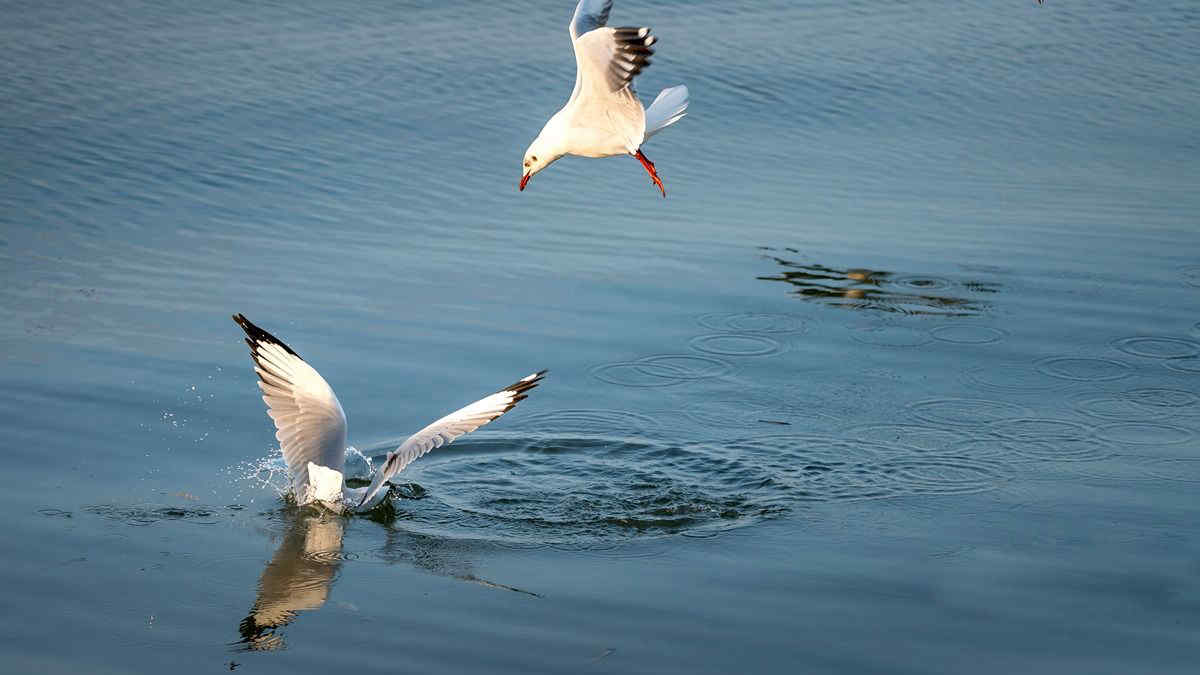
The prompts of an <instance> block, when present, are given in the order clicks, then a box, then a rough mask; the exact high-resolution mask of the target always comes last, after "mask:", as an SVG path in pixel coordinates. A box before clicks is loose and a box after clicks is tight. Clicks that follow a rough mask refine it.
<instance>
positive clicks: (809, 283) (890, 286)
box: [758, 246, 1001, 317]
mask: <svg viewBox="0 0 1200 675" xmlns="http://www.w3.org/2000/svg"><path fill="white" fill-rule="evenodd" d="M760 250H762V251H766V253H764V255H763V257H764V258H765V259H767V260H770V261H773V262H774V263H776V264H777V265H779V266H780V267H783V268H784V269H783V271H780V272H776V273H774V274H767V275H763V276H759V277H758V279H761V280H763V281H782V282H785V283H788V284H790V285H791V286H793V287H794V288H793V290H792V293H794V294H796V295H798V296H800V297H801V298H804V299H806V300H815V301H817V302H822V303H825V304H827V305H831V306H834V307H843V308H846V309H857V310H869V311H879V312H895V313H898V314H913V315H934V316H949V317H956V316H977V315H980V314H984V313H986V312H987V311H989V310H990V309H991V307H992V305H991V303H990V302H988V301H986V300H983V299H982V298H980V297H977V296H979V295H982V294H993V293H998V292H999V291H1000V288H1001V287H1000V285H999V284H997V283H995V282H990V281H982V280H963V281H954V280H951V279H947V278H945V277H939V276H924V275H904V274H897V273H895V272H889V271H886V270H877V269H870V268H866V267H849V268H836V267H828V266H825V265H821V264H818V263H809V262H801V261H797V260H793V259H792V257H793V256H792V255H791V254H798V253H800V251H798V250H796V249H793V248H782V249H776V248H772V247H768V246H763V247H760Z"/></svg>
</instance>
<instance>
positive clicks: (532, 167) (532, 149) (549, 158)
mask: <svg viewBox="0 0 1200 675" xmlns="http://www.w3.org/2000/svg"><path fill="white" fill-rule="evenodd" d="M556 159H558V157H554V156H553V155H551V154H550V153H548V152H546V151H544V150H539V149H538V143H537V141H534V142H533V144H532V145H530V146H529V149H528V150H526V151H525V159H523V160H521V185H520V189H521V190H524V189H525V186H526V185H528V184H529V179H530V178H533V174H535V173H537V172H539V171H541V170H542V169H544V168H546V167H547V166H549V165H550V162H553V161H554V160H556Z"/></svg>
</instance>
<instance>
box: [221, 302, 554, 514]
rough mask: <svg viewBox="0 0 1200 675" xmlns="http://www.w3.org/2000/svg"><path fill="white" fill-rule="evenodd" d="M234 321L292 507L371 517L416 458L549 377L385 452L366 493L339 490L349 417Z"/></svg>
mask: <svg viewBox="0 0 1200 675" xmlns="http://www.w3.org/2000/svg"><path fill="white" fill-rule="evenodd" d="M233 320H234V321H236V322H237V324H238V325H239V326H241V327H242V330H244V331H245V332H246V344H247V345H249V346H250V356H251V358H253V359H254V372H256V373H258V387H259V389H261V390H262V393H263V401H265V402H266V404H267V415H269V416H270V417H271V419H272V420H274V421H275V429H276V431H275V438H276V439H278V440H279V447H280V450H282V451H283V458H284V460H285V461H286V462H287V467H288V473H289V474H290V475H291V478H292V491H293V493H294V494H295V497H296V503H297V504H299V505H301V506H304V505H305V504H313V503H316V504H320V505H322V506H325V507H327V508H329V509H330V510H332V511H335V512H337V513H344V512H346V511H368V510H370V509H372V508H374V507H375V506H376V505H378V504H379V502H381V501H383V498H384V497H386V496H387V491H386V490H381V489H380V488H382V487H383V484H384V483H385V482H386V481H387V480H388V479H389V478H391V477H392V476H395V475H396V474H397V473H400V471H402V470H403V469H404V467H406V466H408V465H409V464H410V463H411V462H412V461H413V460H414V459H416V458H418V457H420V456H422V455H424V454H426V453H428V452H429V451H430V450H433V449H434V448H439V447H441V446H443V445H447V444H449V443H452V442H453V441H454V439H456V438H458V437H459V436H462V435H463V434H467V433H470V432H472V431H475V430H476V429H478V428H479V427H481V426H483V425H485V424H487V423H488V422H491V421H492V420H494V419H496V418H497V417H499V416H501V415H503V414H504V413H506V412H508V411H509V410H512V409H513V407H514V406H515V405H517V404H518V403H520V402H521V401H523V400H524V399H525V397H526V396H527V393H526V392H528V391H529V390H530V389H533V388H534V387H536V386H537V385H538V383H539V382H541V381H542V378H543V377H544V376H545V375H546V371H545V370H540V371H538V372H536V373H533V374H532V375H527V376H525V377H523V378H521V379H519V380H517V381H516V382H514V383H512V384H510V385H509V386H507V387H505V388H503V389H501V390H500V391H497V392H496V393H494V394H491V395H489V396H485V397H483V398H481V399H479V400H478V401H476V402H474V403H472V404H471V405H468V406H467V407H465V408H462V409H460V410H456V411H454V412H452V413H450V414H449V415H446V416H445V417H443V418H441V419H439V420H437V421H436V422H434V423H432V424H430V425H429V426H427V427H425V428H424V429H421V430H420V431H418V432H417V433H415V434H413V435H412V436H409V437H408V438H407V439H406V440H405V441H404V442H403V443H401V444H400V447H398V448H396V449H395V450H393V451H391V452H389V453H388V456H387V459H386V460H385V461H384V463H383V466H382V467H380V468H379V470H378V471H376V472H375V476H374V479H373V480H372V481H371V484H370V485H369V486H367V487H365V488H349V487H346V486H345V484H344V477H343V475H342V467H343V466H344V465H345V462H346V414H345V413H344V412H342V404H341V403H339V402H338V399H337V396H336V395H335V394H334V393H333V389H332V388H331V387H330V386H329V383H327V382H326V381H325V378H323V377H321V374H320V373H318V372H317V371H316V370H315V369H314V368H313V367H312V366H310V365H308V364H307V363H305V361H304V359H302V358H300V355H299V354H297V353H296V352H294V351H292V348H291V347H288V346H287V345H286V344H284V343H283V341H282V340H279V339H278V338H276V337H275V336H274V335H271V334H270V333H268V332H267V331H265V330H263V329H261V328H259V327H258V326H256V325H254V324H253V323H250V320H249V319H247V318H246V317H244V316H242V315H241V314H235V315H234V316H233Z"/></svg>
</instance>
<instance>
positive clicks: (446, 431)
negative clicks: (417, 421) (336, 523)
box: [359, 370, 546, 505]
mask: <svg viewBox="0 0 1200 675" xmlns="http://www.w3.org/2000/svg"><path fill="white" fill-rule="evenodd" d="M545 375H546V371H544V370H542V371H538V372H536V373H533V374H532V375H528V376H526V377H523V378H521V379H520V380H517V381H516V382H514V383H512V384H511V385H509V386H507V387H505V388H504V389H501V390H500V391H498V392H496V393H494V394H492V395H490V396H487V397H485V398H482V399H480V400H478V401H476V402H474V403H472V404H471V405H468V406H466V407H465V408H461V409H459V410H456V411H454V412H452V413H450V414H449V415H446V416H445V417H443V418H441V419H439V420H437V421H436V422H434V423H433V424H430V425H429V426H427V427H425V428H424V429H421V430H420V431H418V432H417V433H415V434H413V435H412V436H409V437H408V438H407V439H406V440H405V441H404V442H403V443H401V444H400V447H398V448H396V449H395V450H393V451H392V452H390V453H388V456H387V460H385V461H384V464H383V466H382V467H380V468H379V471H377V472H376V473H375V478H374V480H372V481H371V487H370V488H369V489H368V490H367V492H366V494H365V495H364V496H363V498H362V500H361V501H360V502H359V504H360V505H361V504H364V503H366V502H368V501H370V500H371V498H372V497H374V496H375V493H376V492H378V491H379V489H380V488H381V487H382V486H383V484H384V482H385V481H387V480H388V479H389V478H391V477H392V476H395V475H396V474H398V473H400V472H401V471H403V470H404V467H406V466H408V465H409V464H411V463H412V461H413V460H415V459H417V458H418V457H420V456H422V455H424V454H426V453H428V452H429V451H430V450H433V449H434V448H440V447H441V446H443V445H447V444H449V443H452V442H453V441H454V439H456V438H458V437H459V436H462V435H463V434H468V433H470V432H472V431H475V430H476V429H478V428H479V427H481V426H483V425H485V424H487V423H488V422H491V421H492V420H494V419H496V418H497V417H499V416H501V415H503V414H504V413H506V412H508V411H509V410H512V409H513V406H515V405H517V403H520V402H521V401H522V400H524V399H525V397H526V394H525V392H527V391H529V390H530V389H532V388H534V387H536V386H537V385H538V383H539V382H541V381H542V378H543V377H544V376H545Z"/></svg>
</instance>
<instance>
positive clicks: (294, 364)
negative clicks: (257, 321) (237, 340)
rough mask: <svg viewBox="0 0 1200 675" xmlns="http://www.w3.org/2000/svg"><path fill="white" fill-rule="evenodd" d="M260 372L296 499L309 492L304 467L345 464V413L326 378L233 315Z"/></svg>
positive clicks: (288, 350) (337, 467)
mask: <svg viewBox="0 0 1200 675" xmlns="http://www.w3.org/2000/svg"><path fill="white" fill-rule="evenodd" d="M233 320H234V321H236V322H237V323H238V325H239V326H241V327H242V330H244V331H245V332H246V344H247V345H249V346H250V355H251V357H252V358H253V359H254V372H256V373H258V378H259V382H258V387H259V389H261V390H262V393H263V401H264V402H265V403H266V404H267V414H268V415H270V417H271V419H272V420H273V421H274V422H275V429H276V431H275V438H276V439H277V440H278V441H279V447H280V449H281V450H282V451H283V458H284V461H286V462H287V466H288V472H289V473H290V474H291V477H292V490H293V491H294V492H295V495H296V499H297V500H299V501H301V503H303V501H304V500H305V498H306V496H307V494H308V485H309V475H308V474H309V472H308V464H309V462H312V463H313V464H316V465H318V466H323V467H328V468H330V469H333V470H335V471H338V472H341V470H342V467H343V466H344V465H345V461H346V413H345V412H343V411H342V404H341V403H340V402H338V399H337V396H336V395H335V394H334V393H333V389H332V388H331V387H330V386H329V383H328V382H326V381H325V378H323V377H321V374H320V373H318V372H317V371H316V370H315V369H314V368H313V367H312V366H310V365H308V364H307V363H305V362H304V359H302V358H300V355H299V354H297V353H296V352H294V351H292V350H291V348H290V347H288V346H287V345H286V344H284V343H283V342H282V341H281V340H279V339H278V338H276V337H275V336H273V335H271V334H270V333H268V332H267V331H265V330H263V329H261V328H259V327H258V326H256V325H254V324H253V323H251V322H250V321H249V320H248V319H247V318H246V317H244V316H242V315H241V314H237V315H235V316H234V317H233Z"/></svg>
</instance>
